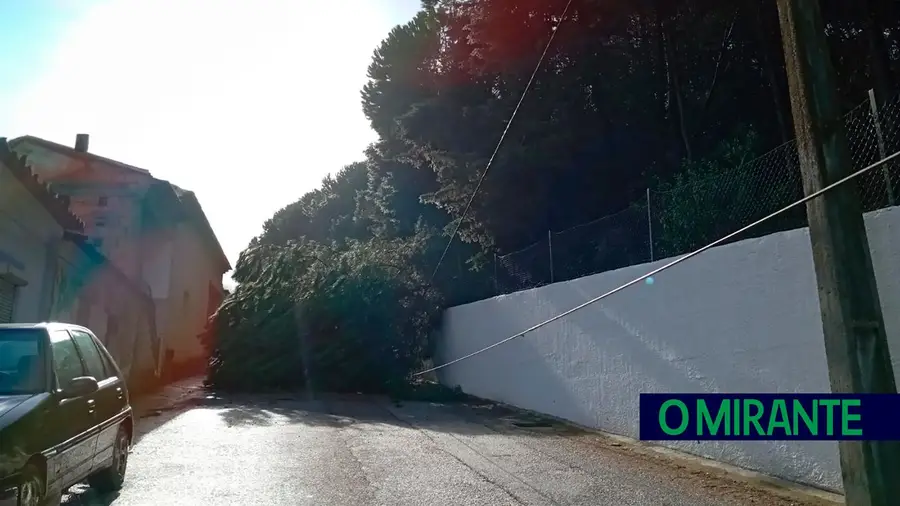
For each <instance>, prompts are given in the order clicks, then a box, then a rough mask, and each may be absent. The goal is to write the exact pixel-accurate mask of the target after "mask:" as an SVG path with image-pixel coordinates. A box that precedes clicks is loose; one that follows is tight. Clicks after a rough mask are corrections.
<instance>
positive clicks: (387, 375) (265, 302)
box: [204, 234, 440, 392]
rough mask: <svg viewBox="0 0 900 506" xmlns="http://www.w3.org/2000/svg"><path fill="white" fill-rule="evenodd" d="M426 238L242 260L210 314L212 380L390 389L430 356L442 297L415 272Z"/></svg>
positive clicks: (275, 252)
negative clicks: (233, 283)
mask: <svg viewBox="0 0 900 506" xmlns="http://www.w3.org/2000/svg"><path fill="white" fill-rule="evenodd" d="M427 240H428V237H427V236H426V235H425V234H418V235H417V236H415V237H414V238H412V239H409V240H375V239H373V240H371V241H368V242H365V243H361V242H356V241H349V242H348V245H347V247H346V248H345V249H342V250H330V249H329V248H325V247H322V246H320V245H318V244H315V243H312V242H307V241H291V242H289V243H288V244H286V245H283V246H257V247H253V248H250V249H248V250H247V251H246V252H244V253H243V254H242V255H241V258H240V260H239V261H238V266H237V268H236V272H235V277H236V278H238V281H239V283H240V284H239V285H238V287H237V289H236V290H235V292H234V293H233V294H231V295H230V296H229V297H228V298H227V299H226V300H225V302H224V303H223V304H222V306H221V307H220V308H219V310H218V312H217V313H216V314H215V315H214V316H213V318H212V324H211V326H210V329H209V331H208V333H207V334H206V336H205V339H204V343H205V344H206V346H207V347H208V348H209V349H210V352H211V356H212V359H211V362H210V371H209V376H210V378H209V380H210V384H212V385H213V386H216V387H219V388H225V389H251V390H254V389H270V388H276V387H280V388H296V387H301V386H309V387H312V388H315V389H324V390H329V391H350V392H385V391H393V390H395V389H397V388H399V387H400V385H403V384H404V383H406V382H407V381H408V380H409V378H410V374H411V373H412V372H413V370H414V369H415V368H416V367H417V366H418V365H419V364H420V363H421V361H422V360H423V359H424V358H425V357H426V355H427V354H428V352H429V350H430V347H429V342H428V337H429V335H430V330H431V329H432V327H433V326H434V322H435V318H437V316H438V315H439V309H440V298H439V294H438V293H437V292H436V291H435V290H434V289H432V288H431V287H430V286H429V284H428V283H426V282H425V278H424V277H423V276H422V275H421V274H420V272H419V271H418V270H416V269H415V268H412V269H411V268H410V266H411V265H413V264H414V263H415V261H414V258H415V257H416V256H417V255H419V254H420V252H421V250H422V249H423V244H424V242H426V241H427Z"/></svg>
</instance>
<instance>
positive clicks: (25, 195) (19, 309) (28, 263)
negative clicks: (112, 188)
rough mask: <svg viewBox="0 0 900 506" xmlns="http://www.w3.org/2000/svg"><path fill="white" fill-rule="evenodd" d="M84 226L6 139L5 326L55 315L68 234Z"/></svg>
mask: <svg viewBox="0 0 900 506" xmlns="http://www.w3.org/2000/svg"><path fill="white" fill-rule="evenodd" d="M83 230H84V224H83V223H82V222H81V220H79V219H78V218H77V217H76V216H75V215H74V214H72V212H70V211H69V205H68V202H67V201H66V199H65V198H62V197H59V196H57V195H56V194H55V193H53V192H52V191H50V189H49V188H48V187H47V186H46V185H45V184H43V183H41V182H40V181H38V179H37V178H36V177H35V176H34V174H33V173H32V172H31V171H30V170H29V169H28V167H27V166H25V164H24V163H22V160H20V159H19V157H17V156H16V155H15V154H14V153H13V152H12V151H11V150H10V149H9V146H8V145H7V143H6V139H3V138H0V323H10V322H16V321H24V322H27V321H41V320H43V319H46V318H47V317H48V316H49V314H50V309H51V305H52V299H53V295H52V290H53V284H54V279H53V266H54V265H55V264H56V256H57V255H58V251H59V249H60V246H61V244H62V242H63V233H64V232H65V231H74V232H82V231H83Z"/></svg>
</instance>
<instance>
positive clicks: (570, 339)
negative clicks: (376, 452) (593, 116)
mask: <svg viewBox="0 0 900 506" xmlns="http://www.w3.org/2000/svg"><path fill="white" fill-rule="evenodd" d="M866 225H867V229H868V234H869V242H870V245H871V250H872V256H873V261H874V264H875V269H876V272H877V275H878V278H877V279H878V288H879V291H880V296H881V303H882V306H883V309H884V317H885V325H886V329H887V334H888V336H889V341H890V347H891V350H892V352H893V364H894V370H895V374H898V373H900V370H898V369H900V367H898V364H900V360H898V359H900V258H898V257H900V235H898V234H897V230H898V228H900V208H890V209H886V210H882V211H878V212H875V213H871V214H869V215H867V216H866ZM669 261H671V260H662V261H659V262H655V263H651V264H644V265H637V266H632V267H628V268H625V269H620V270H616V271H611V272H606V273H602V274H598V275H594V276H588V277H584V278H580V279H576V280H572V281H568V282H564V283H556V284H553V285H549V286H545V287H542V288H538V289H534V290H528V291H523V292H518V293H513V294H510V295H504V296H500V297H495V298H492V299H488V300H483V301H479V302H475V303H472V304H467V305H464V306H458V307H453V308H450V309H449V310H447V311H446V313H445V314H444V319H445V321H444V326H443V336H442V338H441V339H440V342H439V351H438V359H437V360H436V362H437V363H443V362H446V361H448V360H451V359H454V358H457V357H461V356H464V355H466V354H468V353H472V352H474V351H476V350H479V349H481V348H483V347H485V346H487V345H490V344H493V343H495V342H497V341H500V340H502V339H505V338H507V337H509V336H512V335H515V334H517V333H518V332H521V331H523V330H525V329H527V328H530V327H531V326H533V325H536V324H538V323H540V322H542V321H545V320H546V319H548V318H551V317H553V316H555V315H557V314H559V313H561V312H564V311H566V310H568V309H570V308H573V307H575V306H577V305H579V304H581V303H583V302H585V301H587V300H589V299H591V298H593V297H597V296H599V295H602V294H603V293H606V292H607V291H609V290H611V289H614V288H616V287H618V286H621V285H622V284H624V283H626V282H628V281H630V280H632V279H635V278H636V277H638V276H640V275H643V274H645V273H646V272H649V271H650V270H652V269H654V268H657V267H659V266H662V265H664V264H665V263H667V262H669ZM816 286H817V285H816V278H815V273H814V270H813V262H812V255H811V248H810V242H809V235H808V230H807V229H799V230H792V231H789V232H782V233H778V234H773V235H769V236H766V237H762V238H758V239H750V240H745V241H742V242H739V243H735V244H730V245H727V246H722V247H718V248H714V249H712V250H709V251H707V252H705V253H703V254H702V255H699V256H698V257H696V258H694V259H690V260H687V261H685V262H684V263H682V264H679V265H677V266H675V267H672V268H671V269H669V270H666V271H664V272H661V273H659V274H658V275H657V276H656V277H655V278H654V283H653V284H646V283H641V284H638V285H635V286H632V287H629V288H627V289H625V290H623V291H622V292H619V293H617V294H615V295H613V296H610V297H609V298H607V299H604V300H602V301H600V302H598V303H596V304H593V305H591V306H587V307H585V308H584V309H582V310H580V311H578V312H575V313H573V314H572V315H570V316H568V317H565V318H562V319H560V320H558V321H556V322H554V323H551V324H548V325H546V326H544V327H542V328H540V329H538V330H536V331H534V332H531V333H529V334H527V335H525V336H523V337H520V338H517V339H515V340H512V341H510V342H508V343H505V344H503V345H502V346H498V347H497V348H494V349H492V350H490V351H487V352H485V353H482V354H480V355H477V356H474V357H472V358H470V359H467V360H464V361H461V362H459V363H457V364H455V365H452V366H449V367H447V368H445V369H443V370H440V371H439V378H440V380H441V381H442V382H443V383H445V384H447V385H450V386H455V385H459V386H460V387H461V388H462V389H463V390H464V391H465V392H467V393H469V394H472V395H476V396H479V397H483V398H487V399H493V400H496V401H501V402H505V403H508V404H511V405H514V406H519V407H521V408H525V409H530V410H534V411H538V412H543V413H547V414H551V415H555V416H557V417H561V418H564V419H568V420H571V421H573V422H576V423H578V424H581V425H584V426H588V427H594V428H598V429H602V430H605V431H609V432H613V433H616V434H621V435H626V436H630V437H635V438H636V437H638V398H639V397H638V396H639V394H640V393H641V392H735V393H738V392H745V393H749V392H791V393H793V392H827V391H830V386H829V381H828V373H827V367H826V363H825V348H824V337H823V333H822V324H821V319H820V312H819V302H818V296H817V288H816ZM663 444H665V445H667V446H670V447H673V448H676V449H679V450H682V451H687V452H690V453H694V454H698V455H702V456H705V457H708V458H713V459H716V460H719V461H723V462H727V463H730V464H734V465H738V466H742V467H745V468H749V469H754V470H758V471H762V472H765V473H769V474H772V475H775V476H780V477H782V478H786V479H790V480H795V481H799V482H805V483H809V484H813V485H818V486H822V487H826V488H832V489H835V490H839V489H840V487H841V473H840V466H839V461H838V451H837V444H836V443H834V442H725V441H705V442H695V441H688V442H667V443H663Z"/></svg>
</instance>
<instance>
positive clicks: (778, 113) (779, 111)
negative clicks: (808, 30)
mask: <svg viewBox="0 0 900 506" xmlns="http://www.w3.org/2000/svg"><path fill="white" fill-rule="evenodd" d="M766 7H771V11H770V10H768V9H767V8H766ZM774 12H775V5H774V4H770V5H768V6H764V5H760V6H759V7H758V8H757V10H756V35H757V38H758V40H759V47H760V53H762V68H763V74H764V76H765V78H766V81H768V83H769V91H770V92H771V93H772V105H773V107H774V108H775V118H776V121H777V122H778V135H779V138H780V140H781V143H782V144H783V143H785V142H787V141H789V140H791V133H790V131H791V130H790V129H791V125H789V124H788V120H787V116H786V115H785V110H786V107H785V102H784V100H783V97H782V94H781V86H779V85H778V75H777V73H776V72H775V61H773V60H775V58H774V52H773V49H772V39H773V38H774V37H777V36H778V35H777V34H775V33H774V31H773V30H771V29H770V26H771V25H770V23H767V22H766V21H767V18H766V16H768V15H769V14H771V13H774Z"/></svg>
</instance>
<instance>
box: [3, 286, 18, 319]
mask: <svg viewBox="0 0 900 506" xmlns="http://www.w3.org/2000/svg"><path fill="white" fill-rule="evenodd" d="M15 301H16V287H15V285H13V284H12V283H10V282H9V281H6V280H4V279H0V323H12V318H13V304H14V303H15Z"/></svg>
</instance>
